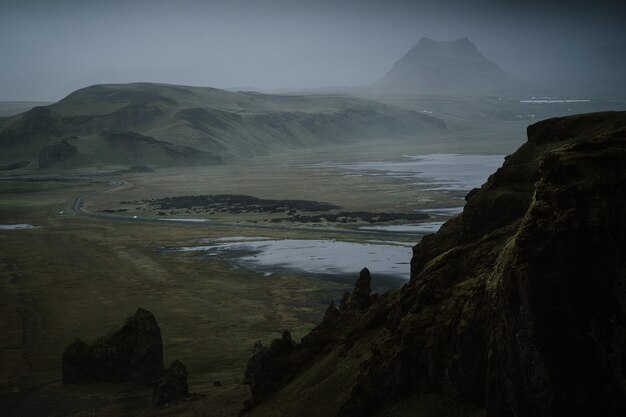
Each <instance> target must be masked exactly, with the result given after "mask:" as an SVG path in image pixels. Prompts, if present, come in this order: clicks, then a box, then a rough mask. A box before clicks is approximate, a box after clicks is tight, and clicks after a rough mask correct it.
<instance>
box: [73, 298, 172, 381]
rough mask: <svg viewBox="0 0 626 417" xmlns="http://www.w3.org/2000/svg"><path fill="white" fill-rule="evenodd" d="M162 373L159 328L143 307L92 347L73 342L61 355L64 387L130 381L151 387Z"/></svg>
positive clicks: (77, 341)
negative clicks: (66, 385) (65, 385)
mask: <svg viewBox="0 0 626 417" xmlns="http://www.w3.org/2000/svg"><path fill="white" fill-rule="evenodd" d="M162 371H163V341H162V339H161V329H160V328H159V325H158V324H157V322H156V319H155V318H154V316H153V315H152V313H150V312H149V311H147V310H144V309H143V308H139V309H138V310H137V312H136V313H135V314H134V315H133V316H131V317H130V318H128V319H127V320H126V322H125V323H124V325H123V326H122V327H121V328H120V329H119V330H117V331H116V332H114V333H112V334H110V335H108V336H104V337H102V338H100V339H98V340H96V341H95V342H94V343H93V344H91V345H87V344H86V343H85V342H83V341H82V340H80V339H76V340H75V341H74V342H73V343H71V344H70V345H69V346H68V347H67V348H66V349H65V352H64V353H63V363H62V380H63V383H64V384H84V383H90V382H122V381H130V382H136V383H140V384H144V385H153V384H154V382H155V381H156V379H157V377H158V376H159V375H160V373H161V372H162Z"/></svg>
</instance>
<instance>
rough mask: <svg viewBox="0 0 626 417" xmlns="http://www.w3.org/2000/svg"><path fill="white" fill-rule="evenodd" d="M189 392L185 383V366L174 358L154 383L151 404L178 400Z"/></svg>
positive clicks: (161, 404) (163, 403)
mask: <svg viewBox="0 0 626 417" xmlns="http://www.w3.org/2000/svg"><path fill="white" fill-rule="evenodd" d="M188 394H189V384H188V383H187V368H186V367H185V365H183V363H182V362H180V361H178V360H176V361H174V362H172V364H171V365H170V366H169V368H167V369H165V370H163V372H162V373H161V375H160V376H159V378H158V379H157V380H156V382H155V383H154V391H153V393H152V405H154V406H156V407H160V406H163V405H166V404H169V403H171V402H172V401H175V400H179V399H181V398H183V397H185V396H186V395H188Z"/></svg>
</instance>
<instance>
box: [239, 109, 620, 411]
mask: <svg viewBox="0 0 626 417" xmlns="http://www.w3.org/2000/svg"><path fill="white" fill-rule="evenodd" d="M624 167H626V112H610V113H594V114H588V115H579V116H572V117H566V118H556V119H550V120H546V121H543V122H540V123H537V124H535V125H532V126H530V127H529V128H528V142H527V143H526V144H524V145H523V146H522V147H521V148H520V149H519V150H518V151H517V152H515V153H514V154H512V155H510V156H509V157H507V159H506V161H505V163H504V165H503V166H502V167H501V168H500V169H498V171H497V172H496V173H494V174H493V175H492V176H491V177H490V178H489V180H488V181H487V183H485V184H484V185H483V186H482V187H481V188H480V189H475V190H473V191H471V192H470V193H469V194H468V196H467V198H466V199H467V204H466V206H465V209H464V211H463V213H462V214H460V215H459V216H457V217H455V218H454V219H452V220H450V221H449V222H447V223H446V224H445V225H444V226H443V227H442V228H441V230H440V231H439V232H437V233H436V234H434V235H430V236H427V237H425V238H424V239H423V240H422V241H421V242H420V243H419V244H418V245H416V246H415V247H414V250H413V258H412V261H411V280H410V282H408V283H407V284H406V285H405V286H403V287H402V288H400V289H398V290H395V291H393V292H390V293H387V294H385V295H381V296H370V295H369V292H368V291H367V288H366V286H367V277H365V276H364V275H363V276H362V277H361V278H360V279H359V285H358V286H357V288H356V289H355V292H354V293H353V294H352V295H349V296H347V297H344V302H343V303H342V304H343V306H342V307H341V308H340V309H337V308H335V306H334V305H331V306H330V307H329V309H328V311H327V313H326V315H325V317H324V320H323V322H322V323H321V324H320V325H319V326H318V327H317V328H315V329H314V330H313V331H312V332H311V334H309V335H308V336H306V337H305V338H304V339H303V340H302V343H300V344H295V343H293V341H291V338H290V337H287V336H284V337H283V339H281V340H283V342H276V349H274V348H273V347H270V348H269V349H267V350H263V348H262V347H261V346H259V347H258V349H257V351H258V352H257V356H256V358H255V357H253V359H251V362H250V364H249V367H248V381H249V383H250V384H251V387H252V398H251V400H250V401H249V403H248V408H247V409H246V411H247V412H248V413H250V414H251V415H254V416H265V415H268V416H269V415H283V416H372V415H377V416H387V415H394V416H405V415H406V416H408V415H416V413H418V414H419V415H423V416H440V415H455V416H470V415H486V416H499V417H500V416H504V417H506V416H590V415H606V416H608V415H612V416H617V415H626V169H624ZM363 274H364V273H363ZM286 339H288V343H287V342H284V340H286ZM285 343H286V344H287V345H288V346H286V347H285V346H283V345H285ZM278 345H280V348H279V346H278ZM272 346H273V345H272ZM259 352H260V353H259ZM255 387H256V389H255ZM259 387H261V389H259Z"/></svg>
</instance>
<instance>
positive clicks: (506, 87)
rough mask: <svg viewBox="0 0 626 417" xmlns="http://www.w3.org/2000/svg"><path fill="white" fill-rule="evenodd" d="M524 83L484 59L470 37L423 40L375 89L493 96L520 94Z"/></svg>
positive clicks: (395, 65) (398, 91)
mask: <svg viewBox="0 0 626 417" xmlns="http://www.w3.org/2000/svg"><path fill="white" fill-rule="evenodd" d="M524 84H525V83H524V82H522V81H521V80H518V79H516V78H515V77H513V76H512V75H511V74H509V73H507V72H506V71H504V70H503V69H502V68H500V67H499V66H498V65H497V64H495V63H494V62H492V61H490V60H488V59H487V58H485V57H484V56H483V55H482V54H481V53H480V52H479V51H478V49H477V48H476V45H474V44H473V43H472V42H471V41H470V40H469V39H467V38H461V39H457V40H455V41H451V42H445V41H434V40H432V39H429V38H422V39H420V41H419V42H418V43H417V44H416V45H415V46H414V47H413V48H411V49H410V50H409V52H407V54H406V55H405V56H404V57H402V58H401V59H400V60H398V61H396V63H395V64H394V65H393V68H392V69H391V70H390V71H389V72H388V73H387V75H385V77H384V78H383V79H381V80H380V81H378V82H377V83H375V84H374V86H373V87H374V88H375V89H377V90H383V91H389V92H397V93H405V94H406V93H428V94H431V93H446V94H450V93H452V94H492V93H497V92H500V93H503V92H512V91H520V90H521V89H523V88H524Z"/></svg>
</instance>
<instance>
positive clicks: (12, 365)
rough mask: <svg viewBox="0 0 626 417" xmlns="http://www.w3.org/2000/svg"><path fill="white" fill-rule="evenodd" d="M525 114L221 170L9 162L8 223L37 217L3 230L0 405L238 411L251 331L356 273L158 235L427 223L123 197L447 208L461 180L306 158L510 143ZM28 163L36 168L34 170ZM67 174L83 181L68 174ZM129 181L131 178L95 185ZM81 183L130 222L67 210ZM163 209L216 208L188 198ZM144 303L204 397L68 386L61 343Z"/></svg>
mask: <svg viewBox="0 0 626 417" xmlns="http://www.w3.org/2000/svg"><path fill="white" fill-rule="evenodd" d="M524 127H525V125H524V124H522V123H511V124H506V125H503V126H500V127H498V128H495V129H494V130H493V131H492V132H486V133H485V132H483V134H482V135H478V134H476V136H475V137H463V135H462V134H461V133H459V134H458V135H456V136H455V137H432V138H424V140H423V141H421V142H419V143H418V142H416V143H406V142H404V143H393V144H390V143H381V142H372V143H367V144H364V145H363V146H361V147H359V148H358V149H355V148H353V147H338V148H327V149H323V150H315V151H313V150H310V151H307V152H306V153H301V152H299V153H295V152H293V153H285V154H281V155H278V156H273V157H264V158H257V159H254V160H249V161H245V162H243V161H239V162H232V163H228V164H226V165H224V166H219V167H206V168H184V169H174V168H168V169H157V170H156V171H155V172H154V173H141V174H128V175H123V176H121V178H120V175H110V174H107V173H110V172H112V171H114V170H115V168H111V169H108V168H107V169H104V168H102V169H99V170H93V171H91V172H81V173H80V174H81V175H80V178H79V176H78V175H77V173H75V172H70V173H67V172H50V173H46V176H45V177H41V174H40V173H37V172H19V173H17V174H16V173H15V172H12V173H10V174H9V173H5V174H3V176H2V178H0V195H1V199H0V224H3V225H8V224H31V225H33V226H35V227H33V228H28V229H13V230H11V229H0V297H1V299H2V303H0V317H2V321H1V322H0V334H2V335H3V337H2V339H1V341H0V363H2V367H1V368H0V410H2V411H1V413H2V414H3V415H13V416H38V415H93V414H94V413H95V414H98V415H158V414H172V413H175V412H180V413H182V414H187V415H206V411H207V410H211V415H216V416H217V415H224V416H227V415H236V413H237V411H238V410H239V409H240V406H241V403H242V401H243V400H244V399H245V398H246V397H247V395H248V390H247V387H245V386H243V385H242V384H241V378H242V374H243V371H244V367H245V364H246V360H247V357H248V355H249V353H250V349H251V347H252V345H253V344H254V342H255V341H256V340H262V341H263V342H264V343H266V342H268V341H269V340H271V339H272V338H274V337H277V336H278V335H279V334H280V333H281V332H282V331H283V330H286V329H289V330H290V331H291V332H292V334H293V336H294V338H295V339H299V338H301V337H302V336H303V335H305V334H306V333H307V332H308V331H310V330H311V329H312V328H313V327H314V326H315V325H316V324H317V323H318V322H319V320H320V319H321V316H322V314H323V311H324V310H325V308H326V306H327V305H328V303H329V302H330V301H331V300H333V299H335V300H336V299H338V298H339V297H340V295H341V294H342V292H343V291H344V290H346V289H348V288H350V286H351V283H350V282H349V281H345V280H341V279H319V276H318V275H316V274H312V273H306V272H298V271H293V270H289V269H283V270H277V271H275V272H274V273H272V274H266V273H264V272H262V271H255V270H252V269H245V268H240V267H237V265H236V264H233V263H232V262H231V261H229V259H227V258H225V257H220V256H202V255H201V254H198V253H194V252H185V253H181V252H172V251H166V250H164V248H172V247H181V246H185V245H189V244H190V242H191V243H192V244H197V243H198V242H201V241H202V240H203V239H204V240H206V239H208V240H211V239H220V238H222V239H223V238H228V237H246V236H248V237H258V236H264V237H268V238H273V239H335V240H341V241H351V242H357V243H358V242H361V243H362V242H368V241H371V240H376V241H396V242H400V243H401V244H404V245H406V244H410V243H415V241H416V239H419V234H417V235H406V234H401V233H400V234H399V233H394V232H384V231H383V232H381V231H375V230H370V231H367V230H360V229H358V227H356V226H349V227H348V226H345V225H327V224H326V225H324V224H321V225H312V224H298V223H297V222H295V223H293V222H292V223H289V224H283V223H272V222H271V221H270V222H267V221H266V222H263V220H264V219H265V220H267V219H270V220H271V218H272V216H269V217H268V216H267V215H259V214H258V213H257V214H254V213H252V214H251V213H239V214H233V213H221V214H219V215H217V214H216V215H214V216H213V218H212V220H211V221H210V222H207V223H204V224H199V223H193V222H187V223H185V222H181V221H174V222H171V224H168V223H167V222H162V221H161V222H155V221H141V219H138V221H132V217H133V216H138V217H145V218H148V217H149V218H151V219H152V218H158V217H163V216H162V215H159V214H158V210H157V209H154V210H151V209H150V208H147V207H146V206H139V207H135V206H133V207H132V210H130V211H127V212H115V211H114V210H116V209H119V208H120V207H122V206H123V205H120V202H122V201H137V200H141V199H152V198H163V197H168V196H184V195H215V194H237V195H252V196H256V197H259V198H266V199H302V200H312V201H322V202H327V203H331V204H335V205H338V206H340V207H341V208H342V209H343V210H346V211H366V212H393V213H410V212H413V211H414V210H415V209H416V207H419V208H422V209H429V208H434V207H453V206H454V204H456V205H458V199H459V197H460V196H459V195H457V194H458V193H456V194H454V193H452V194H450V193H447V194H446V193H441V192H438V191H427V190H422V191H417V190H416V189H415V187H414V184H413V183H412V182H411V181H406V180H401V179H398V178H395V177H393V176H388V175H379V176H368V175H362V176H359V175H346V173H345V172H344V171H342V170H340V169H337V168H333V167H322V168H319V169H315V170H312V169H310V168H307V167H310V166H311V164H319V163H321V162H329V161H330V162H347V163H349V162H359V161H392V160H397V159H398V158H400V157H401V156H402V155H423V154H433V153H438V154H444V153H476V154H480V153H483V154H507V153H509V152H511V151H512V150H514V149H515V148H516V147H517V146H518V145H519V144H520V143H521V142H522V141H523V140H524ZM33 175H37V176H38V177H39V179H38V180H34V179H33V177H32V176H33ZM25 176H30V178H29V179H28V180H25V178H24V177H25ZM70 177H71V178H73V179H79V180H76V181H68V178H70ZM120 179H121V180H123V181H124V182H123V186H121V187H115V188H111V189H110V190H107V191H104V192H100V193H97V194H90V193H91V192H93V191H97V190H101V189H102V188H103V187H104V186H105V185H106V184H107V182H108V181H112V180H120ZM81 195H88V196H89V197H88V198H87V199H86V201H85V204H84V205H83V209H84V210H85V211H87V212H89V213H104V212H103V211H102V210H110V211H113V213H110V215H113V216H120V217H124V219H125V220H124V221H111V220H107V219H105V218H90V217H86V216H82V215H79V214H77V213H74V212H73V211H72V206H73V205H74V200H75V198H76V197H78V196H81ZM281 215H282V214H281ZM169 216H170V217H171V218H180V217H181V216H182V217H183V218H187V219H190V218H196V217H198V216H200V217H202V216H208V217H211V215H210V214H206V213H195V212H191V211H189V212H187V211H186V210H181V211H177V212H175V213H174V214H173V215H169ZM274 216H275V217H276V216H278V214H276V215H274ZM166 217H167V216H166ZM129 219H131V220H130V221H129ZM357 226H358V225H357ZM406 261H407V263H408V261H409V259H407V260H406ZM363 266H365V265H363ZM357 272H358V271H356V270H355V271H354V278H356V274H357ZM140 306H141V307H143V308H145V309H147V310H150V311H151V312H152V313H154V315H155V317H156V319H157V321H158V323H159V325H160V326H161V331H162V335H163V340H164V355H165V361H166V364H169V363H170V362H171V361H172V360H174V359H179V360H181V361H182V362H183V363H184V364H185V365H186V366H187V369H188V370H189V377H190V391H192V392H197V393H199V394H201V396H200V397H199V399H198V400H196V401H192V402H181V403H178V404H176V405H173V406H172V407H173V408H172V407H170V408H168V409H165V410H154V409H151V408H150V394H151V392H150V391H148V390H142V389H138V388H136V387H127V386H119V385H103V386H100V385H88V386H69V387H64V386H62V385H61V384H60V364H61V355H62V353H63V350H64V348H65V347H66V346H67V345H68V344H69V343H70V342H71V341H73V340H74V339H75V338H77V337H79V338H81V339H83V340H86V341H88V342H89V341H92V340H94V339H95V338H97V337H99V336H102V335H104V334H106V333H107V332H109V331H112V330H114V329H116V328H117V327H119V325H120V324H121V323H122V322H123V320H124V319H125V318H126V317H128V316H130V315H132V313H133V312H134V311H135V310H136V309H137V308H138V307H140ZM217 382H219V384H218V383H217Z"/></svg>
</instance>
